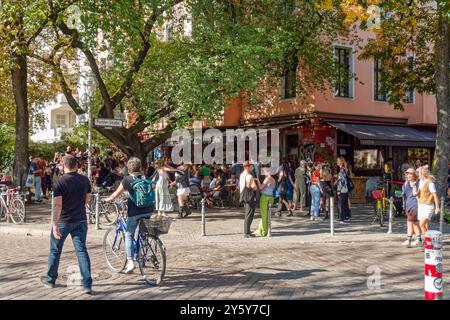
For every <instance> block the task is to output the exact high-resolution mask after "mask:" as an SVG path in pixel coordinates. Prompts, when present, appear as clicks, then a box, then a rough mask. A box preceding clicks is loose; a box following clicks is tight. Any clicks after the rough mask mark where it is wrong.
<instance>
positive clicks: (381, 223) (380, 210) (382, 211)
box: [378, 206, 384, 227]
mask: <svg viewBox="0 0 450 320" xmlns="http://www.w3.org/2000/svg"><path fill="white" fill-rule="evenodd" d="M378 215H379V216H378V217H379V218H380V227H382V226H383V223H384V221H383V220H384V209H383V207H382V206H380V207H379V208H378Z"/></svg>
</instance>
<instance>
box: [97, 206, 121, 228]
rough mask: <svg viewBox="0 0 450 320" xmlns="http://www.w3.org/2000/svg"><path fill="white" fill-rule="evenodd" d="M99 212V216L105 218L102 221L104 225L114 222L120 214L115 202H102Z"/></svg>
mask: <svg viewBox="0 0 450 320" xmlns="http://www.w3.org/2000/svg"><path fill="white" fill-rule="evenodd" d="M100 212H101V214H100V218H102V217H103V218H104V220H106V222H104V224H105V225H106V226H110V225H113V224H115V223H116V222H117V219H118V218H119V214H120V211H119V207H118V206H117V204H115V203H102V205H101V210H100ZM100 221H102V220H100Z"/></svg>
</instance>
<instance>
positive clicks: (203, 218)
mask: <svg viewBox="0 0 450 320" xmlns="http://www.w3.org/2000/svg"><path fill="white" fill-rule="evenodd" d="M201 204H202V237H204V236H206V231H205V223H206V221H205V198H202V201H201Z"/></svg>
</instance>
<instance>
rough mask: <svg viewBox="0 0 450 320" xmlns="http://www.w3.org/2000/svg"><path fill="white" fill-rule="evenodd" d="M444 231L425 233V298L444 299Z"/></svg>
mask: <svg viewBox="0 0 450 320" xmlns="http://www.w3.org/2000/svg"><path fill="white" fill-rule="evenodd" d="M442 270H443V269H442V232H439V231H437V230H430V231H427V233H426V235H425V300H442V299H443V291H444V290H443V281H442Z"/></svg>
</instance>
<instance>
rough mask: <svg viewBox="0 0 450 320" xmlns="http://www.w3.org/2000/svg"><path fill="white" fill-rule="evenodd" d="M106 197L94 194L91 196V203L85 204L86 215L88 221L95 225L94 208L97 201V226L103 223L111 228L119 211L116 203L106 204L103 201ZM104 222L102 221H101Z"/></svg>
mask: <svg viewBox="0 0 450 320" xmlns="http://www.w3.org/2000/svg"><path fill="white" fill-rule="evenodd" d="M107 197H108V196H105V195H101V194H100V193H94V194H93V195H92V201H91V203H88V204H86V213H87V214H88V215H89V220H90V222H91V223H93V224H95V223H96V214H95V210H96V206H97V201H98V217H99V224H100V223H103V224H104V225H106V226H111V225H113V224H114V223H116V221H117V219H118V217H119V214H120V211H121V210H120V209H119V206H118V204H117V203H108V202H105V201H104V200H105V199H106V198H107ZM103 220H104V221H103Z"/></svg>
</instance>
